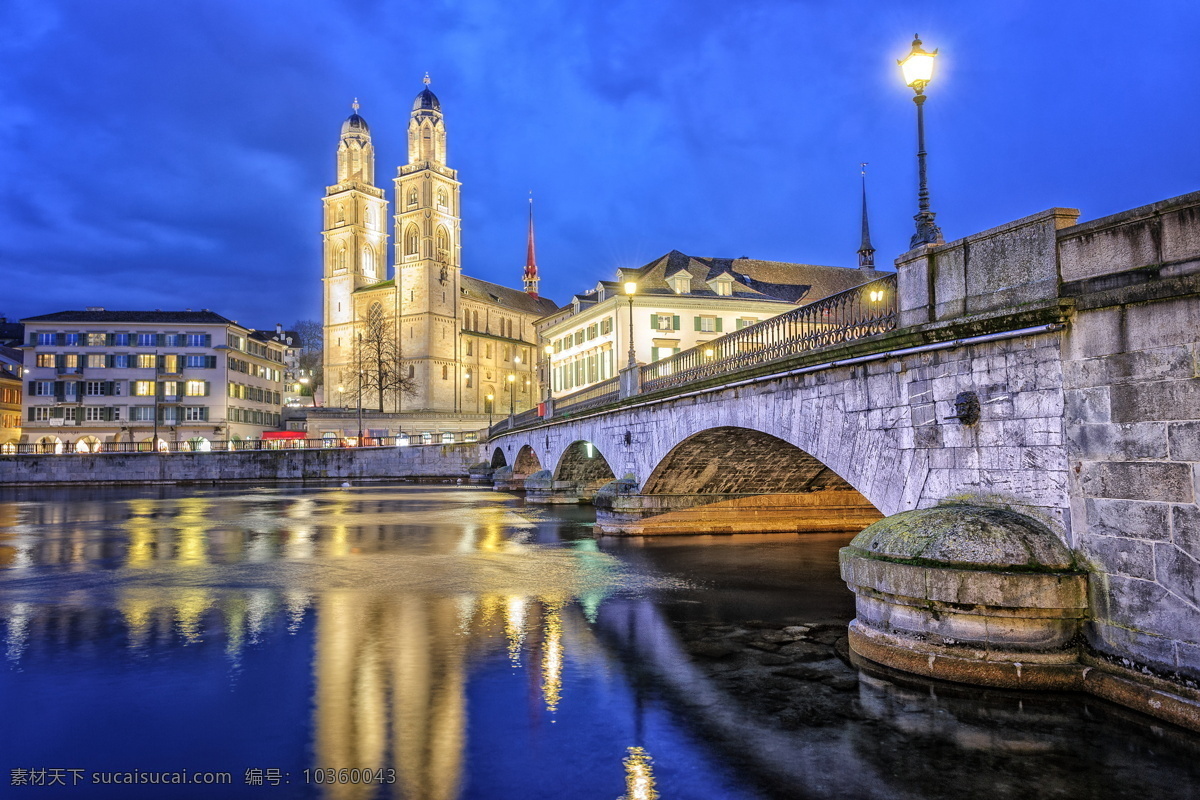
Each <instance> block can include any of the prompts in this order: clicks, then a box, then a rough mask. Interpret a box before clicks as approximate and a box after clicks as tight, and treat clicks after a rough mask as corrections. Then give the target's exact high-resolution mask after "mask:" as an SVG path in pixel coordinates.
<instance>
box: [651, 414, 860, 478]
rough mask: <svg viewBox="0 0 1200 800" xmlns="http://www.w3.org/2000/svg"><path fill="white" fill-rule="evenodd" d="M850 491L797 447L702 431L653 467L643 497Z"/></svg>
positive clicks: (725, 430)
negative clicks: (647, 495) (651, 495)
mask: <svg viewBox="0 0 1200 800" xmlns="http://www.w3.org/2000/svg"><path fill="white" fill-rule="evenodd" d="M825 489H838V490H845V489H848V490H853V489H854V487H852V486H851V485H850V484H849V483H847V482H846V481H845V480H844V479H843V478H842V477H841V476H840V475H838V474H837V473H836V472H834V471H833V470H832V469H830V468H829V467H828V466H827V465H825V464H823V463H822V462H821V461H819V460H818V459H817V458H815V457H814V456H812V455H810V454H809V453H807V452H805V451H804V450H801V449H800V448H799V447H796V446H795V445H793V444H791V443H790V442H787V441H785V440H783V439H780V438H779V437H777V436H772V435H771V434H769V433H763V432H762V431H757V430H753V429H751V428H741V427H734V426H722V427H718V428H708V429H705V430H702V431H700V432H698V433H694V434H692V435H691V436H688V437H687V438H686V439H684V440H683V441H681V442H679V443H678V444H677V445H675V446H674V447H673V448H671V450H670V452H668V453H667V455H666V456H665V457H663V459H662V460H661V461H659V462H658V464H657V465H656V466H655V467H654V471H653V472H652V473H650V477H649V478H647V479H646V483H645V485H644V486H643V487H642V493H643V494H794V493H799V492H813V491H821V490H825Z"/></svg>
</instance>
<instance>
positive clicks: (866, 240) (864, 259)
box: [858, 161, 875, 269]
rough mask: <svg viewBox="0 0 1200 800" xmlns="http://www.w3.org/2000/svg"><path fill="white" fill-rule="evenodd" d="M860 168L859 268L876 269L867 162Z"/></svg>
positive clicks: (860, 165)
mask: <svg viewBox="0 0 1200 800" xmlns="http://www.w3.org/2000/svg"><path fill="white" fill-rule="evenodd" d="M858 168H859V170H860V171H861V172H862V244H861V245H860V246H859V248H858V268H859V269H875V248H874V247H872V246H871V228H870V226H869V225H868V224H867V162H865V161H864V162H862V163H861V164H859V165H858Z"/></svg>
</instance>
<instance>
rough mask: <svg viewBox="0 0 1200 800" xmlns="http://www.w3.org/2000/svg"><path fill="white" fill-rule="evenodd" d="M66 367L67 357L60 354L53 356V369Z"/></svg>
mask: <svg viewBox="0 0 1200 800" xmlns="http://www.w3.org/2000/svg"><path fill="white" fill-rule="evenodd" d="M66 365H67V357H66V356H65V355H63V354H62V353H57V354H55V356H54V368H55V369H62V368H63V367H65V366H66Z"/></svg>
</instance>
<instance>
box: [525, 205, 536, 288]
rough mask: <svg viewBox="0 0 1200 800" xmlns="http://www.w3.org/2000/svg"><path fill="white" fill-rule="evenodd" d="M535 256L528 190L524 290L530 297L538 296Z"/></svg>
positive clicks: (531, 207)
mask: <svg viewBox="0 0 1200 800" xmlns="http://www.w3.org/2000/svg"><path fill="white" fill-rule="evenodd" d="M538 280H539V279H538V268H537V258H536V257H535V256H534V248H533V190H532V189H530V190H529V243H528V245H527V246H526V248H525V292H526V294H528V295H529V296H530V297H534V298H536V297H537V296H538Z"/></svg>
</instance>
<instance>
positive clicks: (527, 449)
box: [513, 444, 542, 475]
mask: <svg viewBox="0 0 1200 800" xmlns="http://www.w3.org/2000/svg"><path fill="white" fill-rule="evenodd" d="M541 469H542V461H541V459H539V458H538V455H537V453H536V452H534V449H533V448H532V447H531V446H530V445H527V444H526V445H522V446H521V449H520V450H518V451H517V458H516V460H515V461H513V474H514V475H532V474H533V473H535V472H538V471H539V470H541Z"/></svg>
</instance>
